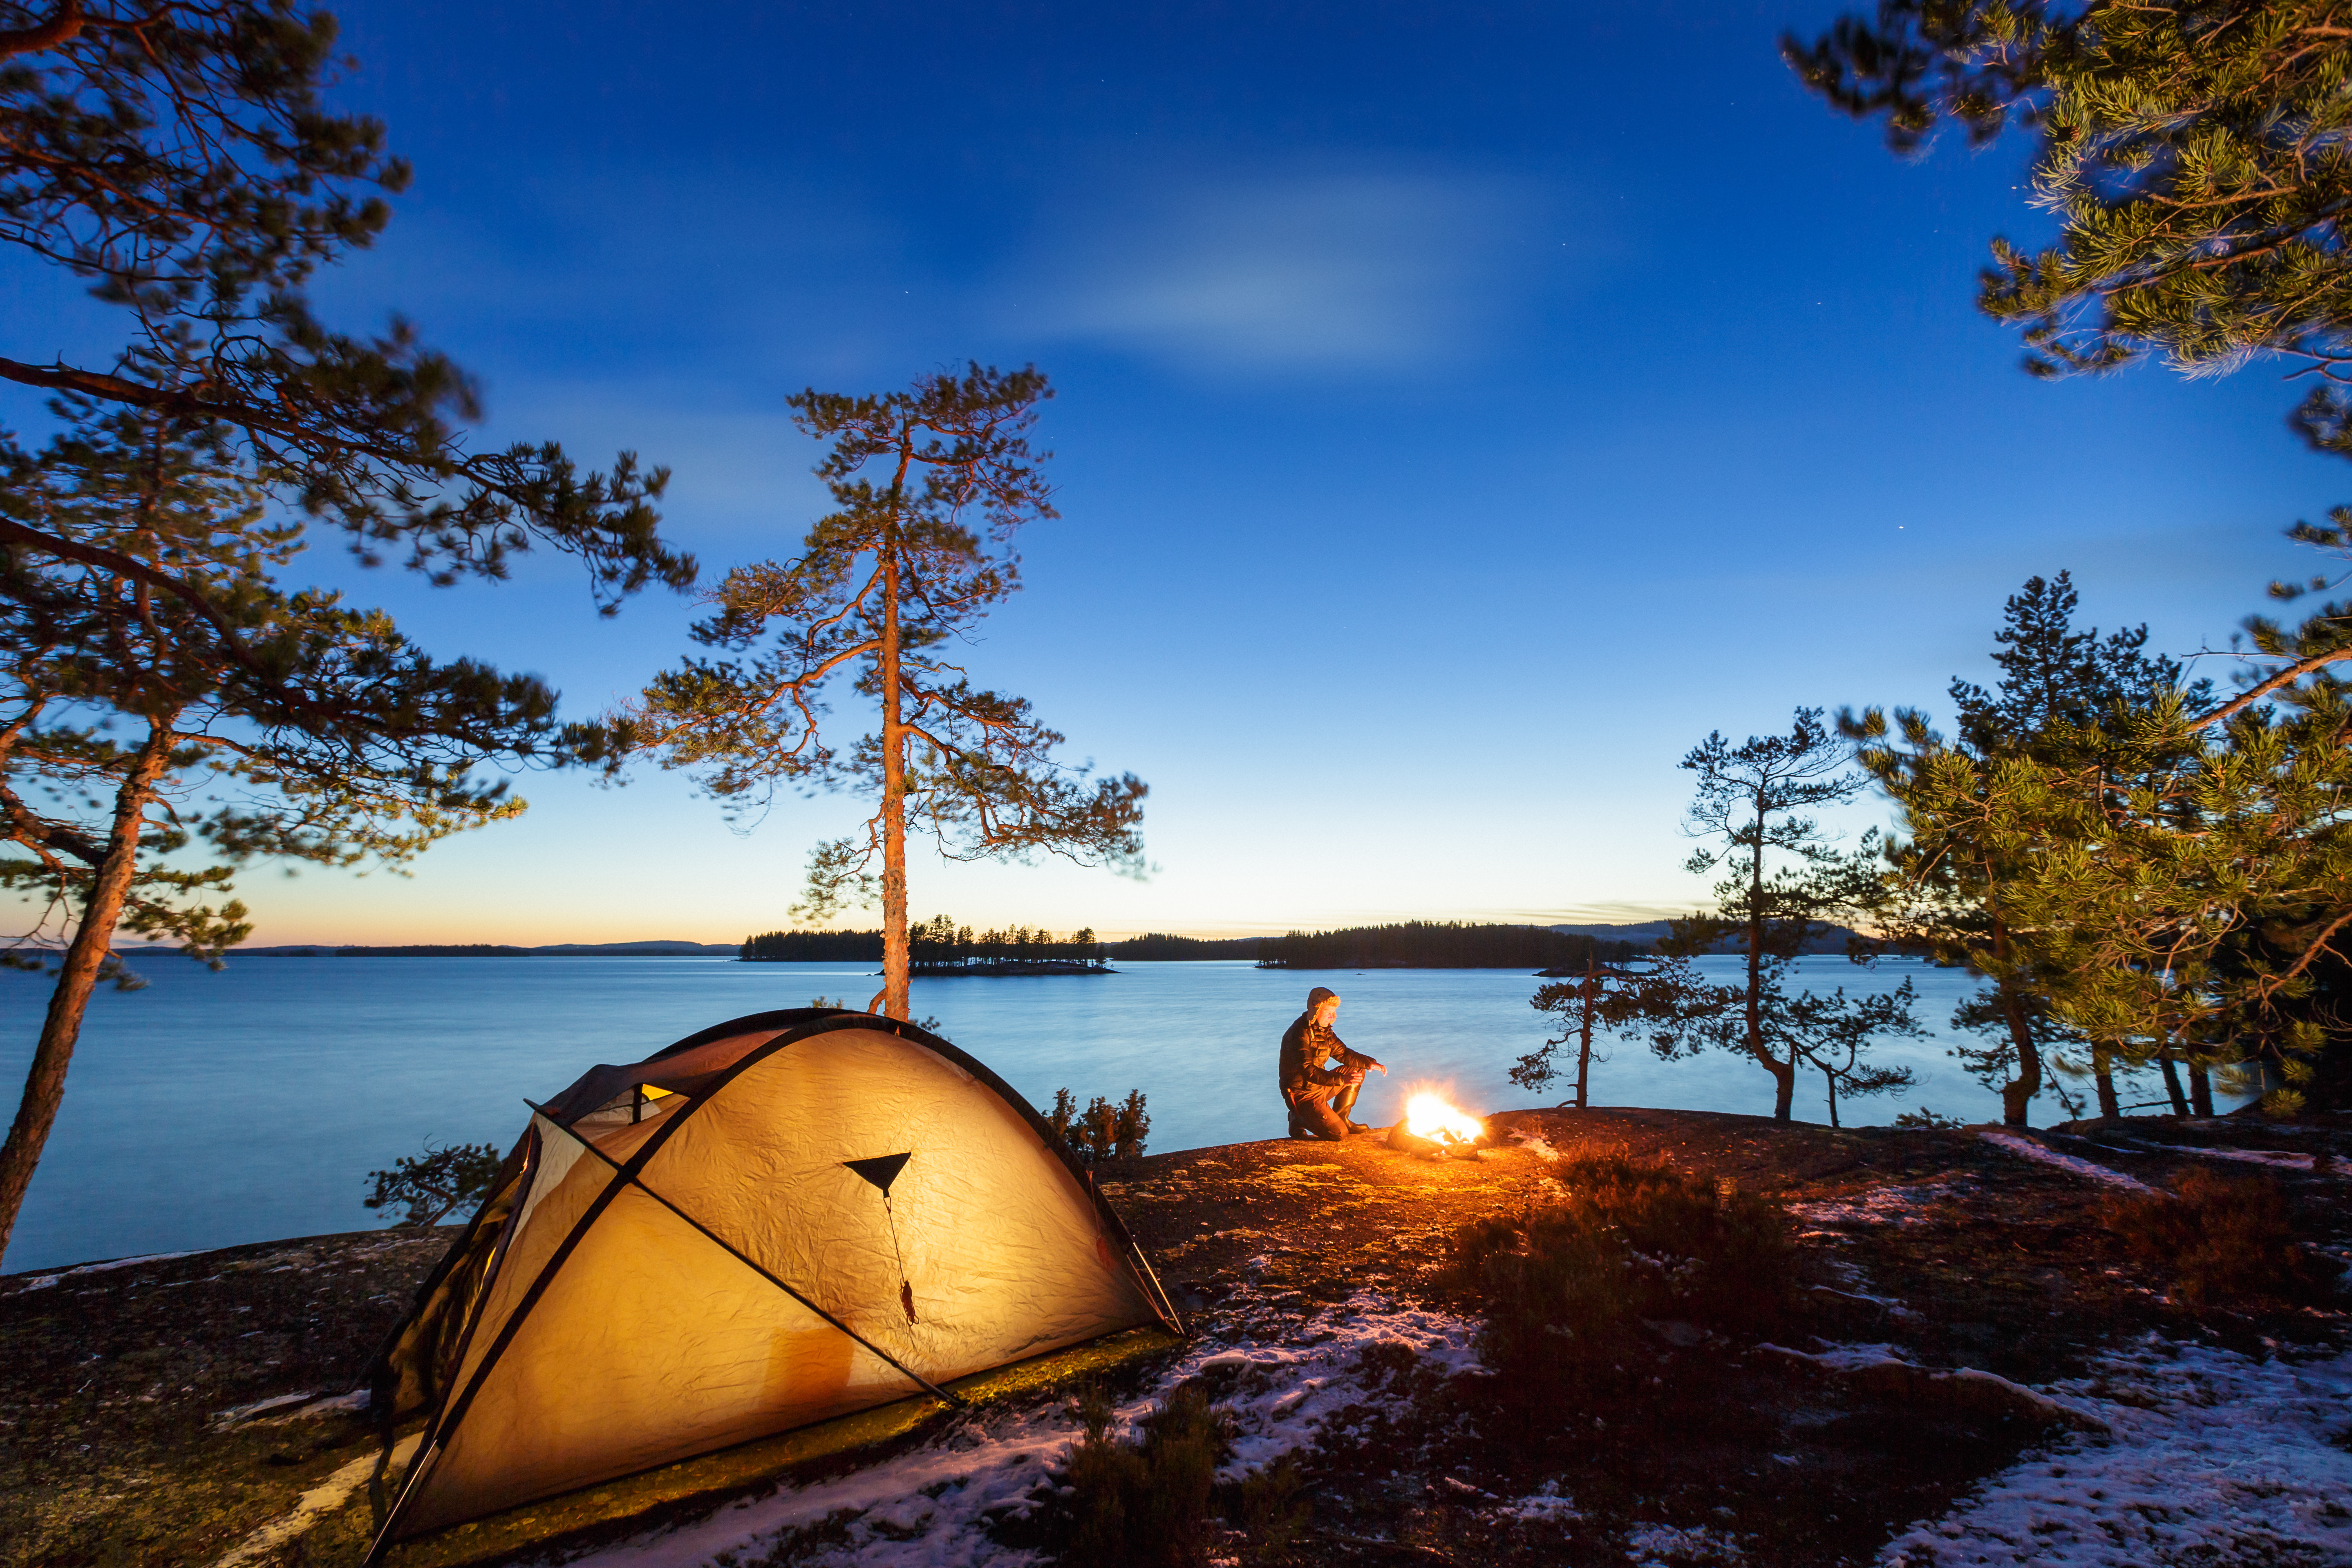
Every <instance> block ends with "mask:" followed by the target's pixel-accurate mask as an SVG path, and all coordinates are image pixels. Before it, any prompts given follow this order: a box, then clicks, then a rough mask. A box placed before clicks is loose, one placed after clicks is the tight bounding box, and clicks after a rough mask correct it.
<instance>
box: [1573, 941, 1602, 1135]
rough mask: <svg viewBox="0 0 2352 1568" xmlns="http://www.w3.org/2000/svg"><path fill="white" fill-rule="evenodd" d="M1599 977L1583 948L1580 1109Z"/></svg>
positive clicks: (1578, 1048)
mask: <svg viewBox="0 0 2352 1568" xmlns="http://www.w3.org/2000/svg"><path fill="white" fill-rule="evenodd" d="M1600 985H1601V977H1600V975H1599V973H1597V972H1596V971H1595V970H1594V968H1593V963H1592V949H1591V947H1589V946H1588V947H1587V948H1586V949H1585V950H1584V1027H1583V1030H1582V1032H1581V1034H1580V1037H1579V1038H1578V1040H1577V1046H1576V1109H1577V1110H1583V1109H1584V1108H1585V1106H1584V1089H1585V1084H1586V1080H1587V1079H1588V1078H1589V1077H1590V1076H1591V1071H1592V1007H1593V1004H1595V1003H1597V1002H1598V1001H1600V1000H1601V997H1600V994H1599V993H1600Z"/></svg>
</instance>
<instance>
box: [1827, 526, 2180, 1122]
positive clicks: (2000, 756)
mask: <svg viewBox="0 0 2352 1568" xmlns="http://www.w3.org/2000/svg"><path fill="white" fill-rule="evenodd" d="M2078 600H2079V595H2077V594H2076V593H2075V591H2074V582H2073V579H2072V578H2071V577H2070V576H2069V575H2068V574H2066V573H2064V572H2061V573H2059V574H2058V575H2057V576H2056V577H2055V578H2053V579H2050V580H2047V581H2045V580H2044V579H2042V578H2040V577H2032V578H2029V579H2028V580H2027V581H2026V584H2025V585H2024V587H2023V588H2022V589H2021V591H2020V592H2018V593H2015V594H2012V595H2010V596H2009V599H2008V601H2007V603H2006V605H2004V606H2003V625H2002V626H2001V629H2000V631H1999V632H1998V633H1996V634H1995V637H1994V641H1995V643H1996V644H1997V647H1996V648H1995V651H1994V653H1993V655H1992V658H1993V662H1994V663H1995V664H1996V665H1998V666H1999V667H2000V671H2001V679H2000V684H1999V687H1998V689H1995V690H1993V691H1987V690H1985V689H1983V688H1981V687H1979V686H1977V685H1975V684H1973V683H1971V682H1969V681H1966V680H1962V679H1958V677H1955V678H1954V679H1953V680H1952V683H1951V687H1950V696H1951V700H1952V703H1953V706H1954V708H1955V709H1956V710H1957V720H1958V721H1957V724H1956V732H1955V734H1954V736H1953V738H1952V739H1951V740H1950V741H1948V742H1947V741H1946V740H1945V739H1944V737H1943V736H1942V735H1940V734H1938V733H1937V731H1936V730H1935V729H1934V728H1933V727H1932V725H1931V722H1930V721H1929V720H1928V718H1927V715H1925V714H1924V713H1921V712H1918V711H1916V710H1908V709H1898V710H1895V713H1894V714H1893V715H1892V718H1891V719H1890V717H1889V715H1888V714H1887V713H1885V711H1884V710H1878V709H1870V710H1865V711H1864V712H1863V713H1862V714H1860V715H1859V716H1857V715H1854V714H1853V713H1851V712H1847V713H1842V714H1840V715H1839V727H1840V729H1841V730H1842V731H1843V732H1844V733H1845V734H1846V736H1847V737H1848V738H1850V739H1852V740H1853V741H1855V742H1858V743H1859V746H1860V751H1859V756H1860V760H1861V762H1862V764H1863V766H1864V769H1865V770H1866V771H1867V772H1868V773H1870V774H1871V775H1872V776H1873V777H1874V778H1875V779H1876V780H1877V781H1878V784H1879V787H1880V788H1881V789H1883V790H1884V791H1885V793H1886V795H1888V797H1889V798H1890V799H1892V800H1893V801H1894V802H1895V805H1896V806H1897V807H1898V808H1899V809H1900V810H1901V811H1902V812H1903V814H1904V817H1903V831H1904V832H1905V833H1906V834H1907V835H1909V837H1908V839H1907V840H1898V841H1896V842H1895V843H1893V844H1890V845H1889V846H1888V849H1887V857H1888V859H1889V860H1890V861H1891V862H1892V863H1893V864H1894V866H1895V868H1896V870H1897V871H1898V873H1899V874H1900V886H1901V888H1902V889H1903V896H1902V897H1900V898H1899V899H1897V900H1895V901H1893V902H1891V903H1890V904H1889V905H1888V906H1887V907H1886V908H1885V910H1883V911H1882V913H1881V917H1880V918H1881V920H1882V921H1883V922H1884V927H1885V930H1886V931H1887V932H1888V933H1889V934H1890V935H1893V936H1895V937H1896V938H1897V939H1898V940H1900V941H1901V942H1903V943H1904V944H1905V945H1906V946H1909V947H1916V948H1920V949H1925V950H1926V951H1927V952H1930V953H1932V954H1933V955H1934V956H1935V957H1936V958H1937V960H1939V961H1940V962H1942V963H1953V964H1966V965H1967V966H1969V968H1970V969H1971V970H1973V971H1976V972H1978V973H1983V974H1985V975H1987V976H1988V977H1990V980H1991V982H1992V984H1990V986H1989V987H1987V988H1986V989H1985V990H1983V991H1981V992H1979V993H1978V994H1976V995H1974V996H1971V997H1970V998H1969V999H1968V1000H1967V1001H1965V1002H1963V1003H1962V1004H1961V1005H1960V1006H1959V1008H1958V1011H1956V1012H1955V1013H1954V1015H1953V1017H1952V1024H1953V1026H1954V1027H1955V1028H1959V1029H1964V1030H1969V1031H1971V1032H1974V1033H1977V1034H1979V1036H1980V1037H1982V1038H1984V1040H1985V1044H1983V1045H1980V1046H1962V1047H1958V1048H1957V1049H1956V1050H1955V1051H1954V1053H1953V1054H1954V1055H1955V1056H1957V1057H1958V1058H1959V1059H1960V1061H1961V1062H1962V1064H1963V1065H1964V1066H1966V1067H1967V1068H1968V1069H1969V1072H1970V1074H1971V1075H1973V1076H1974V1077H1976V1078H1977V1079H1979V1081H1981V1082H1983V1083H1984V1084H1985V1085H1986V1087H1988V1088H1990V1089H1998V1090H1999V1091H2000V1097H2001V1117H2002V1120H2003V1121H2005V1122H2006V1123H2007V1124H2008V1125H2010V1126H2012V1127H2022V1126H2025V1125H2026V1124H2027V1121H2028V1110H2029V1107H2030V1106H2031V1105H2032V1101H2033V1100H2034V1098H2035V1097H2036V1096H2037V1095H2038V1094H2040V1093H2041V1091H2042V1087H2043V1083H2044V1075H2043V1066H2044V1058H2045V1056H2046V1055H2047V1053H2048V1052H2049V1051H2050V1049H2051V1048H2052V1047H2063V1046H2076V1045H2084V1044H2086V1043H2087V1044H2089V1046H2090V1049H2091V1059H2090V1069H2091V1072H2092V1075H2093V1078H2094V1080H2095V1083H2096V1086H2097V1091H2098V1095H2099V1103H2100V1106H2101V1109H2102V1114H2105V1115H2114V1114H2116V1111H2117V1101H2116V1089H2115V1081H2114V1071H2113V1060H2112V1053H2111V1052H2110V1051H2109V1050H2108V1049H2107V1048H2106V1043H2105V1042H2084V1039H2083V1037H2082V1036H2080V1035H2079V1034H2078V1033H2076V1032H2075V1031H2074V1030H2072V1029H2070V1028H2068V1027H2067V1026H2065V1025H2064V1024H2063V1021H2061V1020H2060V1019H2059V1018H2058V1017H2057V1016H2056V1015H2055V1014H2054V1013H2053V1008H2052V1005H2051V1001H2050V996H2049V994H2048V992H2049V988H2050V987H2051V986H2052V985H2053V984H2058V983H2059V977H2058V975H2057V973H2056V972H2055V971H2053V969H2052V966H2051V959H2050V953H2049V944H2048V943H2047V942H2044V941H2042V940H2041V938H2042V934H2043V933H2041V932H2039V931H2035V930H2032V929H2029V928H2024V927H2021V924H2020V921H2019V920H2018V917H2017V913H2016V910H2015V909H2014V908H2013V907H2012V905H2013V903H2014V901H2015V900H2014V897H2013V890H2014V889H2015V888H2016V886H2017V885H2018V884H2019V882H2020V881H2021V879H2025V878H2027V877H2029V876H2031V875H2032V868H2033V863H2034V861H2035V859H2036V858H2037V857H2038V856H2039V855H2040V854H2041V853H2042V849H2043V847H2044V846H2045V845H2046V842H2047V840H2046V838H2045V837H2044V836H2043V835H2044V832H2045V831H2046V830H2047V828H2048V826H2049V824H2047V823H2039V824H2034V823H2028V822H2024V821H2019V822H2015V823H2012V824H2011V825H2010V826H2011V831H2008V832H2001V831H1997V830H1996V826H1995V825H1996V824H1997V823H1999V822H2000V820H2001V819H2000V816H1999V814H1998V812H1990V813H1989V812H1988V810H1987V805H1988V799H1989V797H1990V795H1994V794H1995V793H1996V792H1998V791H2000V789H2001V788H2002V787H2003V784H2002V783H2001V782H2000V774H2001V770H2002V766H2003V764H2004V763H2007V762H2011V761H2015V760H2021V759H2022V760H2027V761H2031V762H2036V763H2047V764H2050V765H2052V766H2054V767H2058V768H2062V769H2066V768H2078V767H2082V766H2090V767H2093V768H2095V769H2100V770H2103V771H2104V772H2105V774H2106V776H2107V777H2108V778H2109V779H2110V780H2111V781H2113V782H2116V783H2118V784H2120V783H2122V782H2123V776H2122V773H2121V772H2120V769H2121V766H2122V760H2121V758H2120V757H2119V756H2117V755H2116V753H2115V750H2114V748H2112V747H2105V746H2104V745H2100V744H2098V743H2097V742H2096V739H2095V738H2096V737H2098V736H2099V735H2100V734H2101V733H2102V731H2100V729H2099V726H2100V725H2101V724H2102V723H2104V722H2105V721H2106V720H2107V718H2108V717H2109V716H2110V715H2111V714H2113V713H2115V712H2116V711H2117V710H2119V709H2127V708H2144V707H2146V706H2147V705H2149V704H2151V703H2153V702H2156V701H2157V700H2159V699H2161V698H2163V697H2165V696H2167V695H2168V694H2171V693H2173V692H2174V691H2175V690H2176V689H2178V688H2179V687H2180V686H2181V682H2182V670H2181V667H2180V666H2179V664H2178V663H2177V662H2175V661H2173V660H2171V659H2168V658H2162V657H2160V656H2152V655H2150V654H2148V653H2147V651H2146V650H2147V627H2146V626H2137V627H2134V628H2131V629H2129V630H2125V631H2118V632H2114V633H2111V634H2109V635H2108V636H2107V637H2105V638H2102V637H2100V636H2099V634H2098V632H2097V630H2096V629H2095V628H2092V629H2089V630H2077V629H2076V628H2075V626H2074V609H2075V606H2076V605H2077V603H2078ZM2211 695H2212V694H2211V689H2210V682H2202V681H2200V682H2199V683H2197V684H2196V685H2194V686H2192V687H2189V688H2188V689H2187V700H2188V701H2189V702H2190V703H2192V704H2195V705H2199V706H2207V705H2210V701H2211ZM2086 739H2088V740H2091V741H2092V742H2093V743H2092V745H2091V746H2090V748H2089V749H2088V750H2085V747H2084V742H2085V740H2086Z"/></svg>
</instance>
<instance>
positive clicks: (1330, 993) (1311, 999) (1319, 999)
mask: <svg viewBox="0 0 2352 1568" xmlns="http://www.w3.org/2000/svg"><path fill="white" fill-rule="evenodd" d="M1338 1000H1339V993H1338V992H1337V991H1334V990H1332V989H1331V988H1330V987H1329V986H1328V985H1318V986H1317V987H1316V988H1315V989H1314V990H1312V991H1309V992H1308V993H1307V1011H1308V1012H1310V1013H1311V1012H1313V1011H1314V1010H1315V1009H1316V1008H1318V1007H1320V1006H1321V1005H1323V1004H1324V1003H1326V1002H1337V1001H1338Z"/></svg>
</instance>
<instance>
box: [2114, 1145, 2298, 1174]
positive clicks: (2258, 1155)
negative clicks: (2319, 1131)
mask: <svg viewBox="0 0 2352 1568" xmlns="http://www.w3.org/2000/svg"><path fill="white" fill-rule="evenodd" d="M2147 1152H2149V1153H2165V1154H2195V1155H2197V1156H2198V1157H2199V1158H2200V1159H2206V1160H2242V1161H2244V1162H2245V1163H2247V1164H2250V1165H2275V1166H2277V1167H2278V1168H2279V1169H2280V1170H2283V1171H2308V1170H2310V1169H2311V1168H2312V1166H2313V1160H2312V1157H2311V1156H2310V1155H2308V1154H2290V1153H2287V1152H2284V1151H2283V1150H2278V1149H2189V1148H2184V1147H2180V1146H2178V1145H2175V1146H2172V1147H2168V1148H2163V1149H2157V1148H2154V1147H2151V1148H2149V1149H2148V1150H2147Z"/></svg>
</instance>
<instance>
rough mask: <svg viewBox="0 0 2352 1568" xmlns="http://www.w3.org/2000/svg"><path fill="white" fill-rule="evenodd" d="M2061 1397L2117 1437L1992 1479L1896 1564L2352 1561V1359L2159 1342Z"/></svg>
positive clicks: (1906, 1567) (1885, 1558)
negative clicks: (2347, 1440)
mask: <svg viewBox="0 0 2352 1568" xmlns="http://www.w3.org/2000/svg"><path fill="white" fill-rule="evenodd" d="M1982 1375H1989V1374H1982ZM2053 1394H2054V1395H2055V1396H2057V1397H2060V1398H2063V1399H2064V1400H2065V1401H2066V1402H2067V1403H2068V1404H2072V1405H2080V1406H2084V1407H2087V1408H2088V1409H2090V1410H2092V1411H2095V1413H2096V1415H2097V1417H2098V1418H2099V1420H2101V1421H2102V1422H2103V1423H2104V1424H2105V1426H2106V1427H2107V1429H2108V1435H2107V1436H2105V1437H2100V1436H2081V1435H2078V1436H2071V1437H2068V1438H2066V1439H2064V1440H2063V1441H2062V1442H2060V1443H2059V1444H2057V1445H2056V1446H2055V1447H2052V1448H2050V1449H2048V1450H2046V1451H2044V1452H2043V1453H2042V1454H2041V1455H2040V1456H2039V1457H2037V1458H2034V1459H2032V1460H2030V1461H2028V1462H2026V1463H2023V1464H2020V1465H2017V1466H2014V1467H2012V1468H2010V1469H2008V1470H2005V1471H2003V1472H2001V1473H2000V1475H1998V1476H1995V1477H1993V1478H1992V1479H1990V1480H1988V1481H1986V1482H1985V1483H1984V1484H1982V1485H1981V1486H1979V1488H1978V1489H1977V1490H1976V1492H1975V1493H1974V1495H1973V1496H1971V1497H1970V1498H1969V1500H1967V1501H1965V1502H1963V1503H1962V1504H1961V1505H1960V1506H1959V1507H1958V1508H1956V1509H1955V1510H1952V1512H1950V1513H1949V1514H1948V1515H1946V1516H1945V1517H1944V1518H1943V1519H1941V1520H1937V1521H1919V1522H1917V1523H1915V1524H1914V1525H1912V1526H1911V1527H1910V1529H1908V1530H1907V1531H1904V1532H1903V1533H1901V1534H1899V1535H1897V1536H1896V1537H1895V1540H1894V1541H1893V1542H1889V1543H1888V1545H1887V1547H1886V1549H1885V1552H1884V1553H1883V1554H1882V1555H1881V1557H1880V1559H1879V1561H1880V1563H1881V1564H1882V1565H1883V1568H1928V1565H1930V1564H1955V1565H1956V1564H1960V1563H1969V1564H1997V1565H2004V1568H2015V1565H2022V1564H2027V1563H2032V1564H2036V1565H2038V1568H2171V1565H2175V1564H2179V1565H2183V1568H2185V1565H2187V1564H2189V1563H2196V1564H2199V1565H2200V1568H2202V1565H2207V1564H2211V1565H2217V1568H2218V1565H2223V1564H2237V1563H2243V1564H2250V1565H2251V1564H2253V1563H2298V1564H2300V1563H2345V1562H2352V1510H2347V1507H2346V1505H2345V1503H2344V1501H2343V1500H2344V1499H2345V1498H2347V1497H2352V1453H2347V1452H2346V1451H2345V1450H2344V1449H2343V1448H2341V1447H2336V1442H2335V1439H2336V1436H2338V1435H2339V1434H2340V1433H2341V1432H2342V1430H2343V1428H2344V1426H2345V1422H2346V1412H2347V1408H2352V1354H2339V1355H2336V1356H2332V1357H2323V1358H2315V1359H2310V1360H2302V1361H2292V1360H2288V1359H2286V1358H2284V1357H2275V1358H2273V1359H2271V1360H2269V1361H2255V1360H2253V1359H2252V1358H2251V1357H2248V1356H2243V1355H2240V1354H2238V1353H2237V1352H2233V1351H2227V1350H2221V1349H2218V1348H2214V1347H2211V1346H2206V1345H2182V1344H2173V1343H2168V1342H2164V1341H2161V1340H2158V1339H2156V1338H2155V1337H2154V1336H2150V1339H2149V1340H2148V1341H2147V1342H2142V1343H2141V1344H2140V1345H2139V1346H2137V1348H2136V1349H2134V1350H2132V1351H2130V1352H2126V1353H2124V1354H2123V1355H2121V1356H2120V1357H2117V1358H2116V1359H2114V1360H2111V1361H2110V1362H2108V1363H2105V1365H2104V1366H2103V1367H2102V1368H2101V1370H2100V1371H2099V1373H2097V1374H2096V1375H2095V1376H2092V1377H2088V1378H2078V1379H2072V1380H2068V1381H2066V1382H2063V1383H2059V1384H2053ZM2051 1396H2052V1395H2050V1394H2045V1395H2044V1397H2051Z"/></svg>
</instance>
